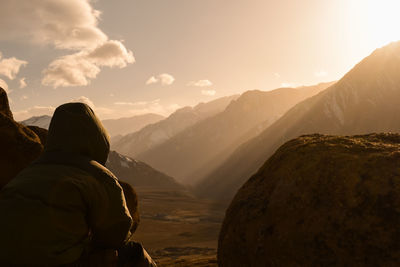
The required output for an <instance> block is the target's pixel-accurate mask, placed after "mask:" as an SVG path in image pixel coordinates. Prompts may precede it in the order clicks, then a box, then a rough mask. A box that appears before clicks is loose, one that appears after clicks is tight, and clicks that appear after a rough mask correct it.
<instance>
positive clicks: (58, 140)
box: [44, 103, 110, 165]
mask: <svg viewBox="0 0 400 267" xmlns="http://www.w3.org/2000/svg"><path fill="white" fill-rule="evenodd" d="M44 150H45V152H68V153H73V154H79V155H82V156H85V157H88V158H90V159H92V160H95V161H97V162H98V163H100V164H102V165H105V163H106V161H107V157H108V153H109V151H110V141H109V136H108V134H107V131H106V130H105V128H104V127H103V125H102V123H101V122H100V120H99V119H98V118H97V116H96V115H95V114H94V112H93V110H92V109H91V108H90V107H89V106H88V105H86V104H83V103H67V104H64V105H61V106H59V107H58V108H57V109H56V110H55V111H54V115H53V118H52V119H51V122H50V126H49V134H48V137H47V142H46V145H45V149H44Z"/></svg>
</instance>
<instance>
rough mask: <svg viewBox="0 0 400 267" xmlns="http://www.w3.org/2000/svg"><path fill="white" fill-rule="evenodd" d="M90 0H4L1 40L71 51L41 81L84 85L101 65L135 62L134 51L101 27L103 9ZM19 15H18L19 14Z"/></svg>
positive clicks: (94, 76) (112, 65) (48, 83)
mask: <svg viewBox="0 0 400 267" xmlns="http://www.w3.org/2000/svg"><path fill="white" fill-rule="evenodd" d="M90 3H91V0H57V1H54V0H40V1H38V0H19V1H15V0H3V1H2V4H1V9H0V25H2V27H0V40H1V39H6V40H10V39H17V40H21V39H22V40H24V41H26V40H27V41H30V42H33V43H36V44H41V45H52V46H53V47H54V48H55V49H62V50H68V51H72V53H70V54H69V55H65V56H61V57H59V58H57V59H55V60H54V61H53V62H51V63H50V64H49V66H48V67H47V68H46V69H45V70H44V71H43V75H44V76H43V79H42V84H43V85H48V86H53V87H55V88H56V87H59V86H64V87H66V86H85V85H88V84H89V83H90V80H91V79H94V78H96V76H97V74H98V73H99V72H100V67H119V68H124V67H126V66H127V65H128V64H131V63H134V61H135V59H134V57H133V54H132V52H131V51H129V50H127V49H126V47H125V46H124V45H123V44H122V43H121V42H120V41H116V40H109V38H108V36H107V35H106V34H105V33H104V32H103V31H102V30H101V29H100V28H99V27H98V20H99V16H100V11H98V10H95V9H93V7H92V6H91V4H90ZM16 14H18V15H16Z"/></svg>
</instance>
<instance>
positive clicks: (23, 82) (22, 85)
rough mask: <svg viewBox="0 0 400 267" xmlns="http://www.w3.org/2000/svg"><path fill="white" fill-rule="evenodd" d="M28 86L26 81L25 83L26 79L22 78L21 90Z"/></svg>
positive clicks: (20, 82) (20, 81)
mask: <svg viewBox="0 0 400 267" xmlns="http://www.w3.org/2000/svg"><path fill="white" fill-rule="evenodd" d="M26 86H27V84H26V81H25V77H24V78H21V79H20V80H19V88H21V89H22V88H25V87H26Z"/></svg>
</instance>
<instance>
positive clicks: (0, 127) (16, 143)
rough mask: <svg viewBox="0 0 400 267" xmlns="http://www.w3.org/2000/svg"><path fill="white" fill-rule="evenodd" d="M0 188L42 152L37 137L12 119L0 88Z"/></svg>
mask: <svg viewBox="0 0 400 267" xmlns="http://www.w3.org/2000/svg"><path fill="white" fill-rule="evenodd" d="M0 148H1V153H0V170H1V175H0V188H2V187H3V186H4V185H5V184H7V183H8V182H9V181H10V180H11V179H12V178H13V177H14V176H15V175H16V174H17V173H18V172H19V171H20V170H22V169H23V168H25V167H26V166H27V165H28V164H29V163H31V162H32V161H33V160H34V159H36V158H37V157H39V155H40V154H41V153H42V151H43V145H42V143H41V141H40V138H39V137H38V135H37V134H36V133H35V132H34V131H32V130H31V129H29V128H28V127H26V126H24V125H22V124H20V123H18V122H16V121H15V120H14V119H13V115H12V113H11V110H10V107H9V105H8V98H7V94H6V92H5V90H4V89H2V88H1V87H0Z"/></svg>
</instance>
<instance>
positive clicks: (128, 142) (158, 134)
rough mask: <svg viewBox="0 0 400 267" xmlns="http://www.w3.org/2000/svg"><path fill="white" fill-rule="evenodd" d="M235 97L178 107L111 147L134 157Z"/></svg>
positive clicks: (222, 108) (216, 111)
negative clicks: (163, 117) (156, 121)
mask: <svg viewBox="0 0 400 267" xmlns="http://www.w3.org/2000/svg"><path fill="white" fill-rule="evenodd" d="M237 97H238V96H237V95H234V96H228V97H223V98H219V99H217V100H214V101H211V102H208V103H200V104H198V105H197V106H195V107H193V108H192V107H185V108H182V109H179V110H177V111H176V112H174V113H172V114H171V115H170V116H169V117H168V118H166V119H165V120H162V121H159V122H158V123H155V124H152V125H148V126H146V127H144V128H143V129H141V130H140V131H138V132H135V133H131V134H128V135H126V136H124V137H122V138H120V139H118V140H117V141H116V142H115V143H112V148H113V149H114V150H116V151H118V152H119V153H122V154H124V155H128V156H131V157H134V158H136V156H137V155H138V154H140V153H143V152H144V151H146V150H148V149H151V148H153V147H154V146H156V145H158V144H161V143H163V142H165V141H166V140H168V139H170V138H171V137H172V136H174V135H176V134H177V133H179V132H181V131H183V130H184V129H186V128H187V127H190V126H192V125H194V124H195V123H197V122H199V121H201V120H203V119H205V118H207V117H210V116H213V115H215V114H217V113H219V112H221V111H223V110H224V109H225V108H226V107H227V106H228V104H229V103H230V102H231V101H232V100H234V99H236V98H237Z"/></svg>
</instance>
